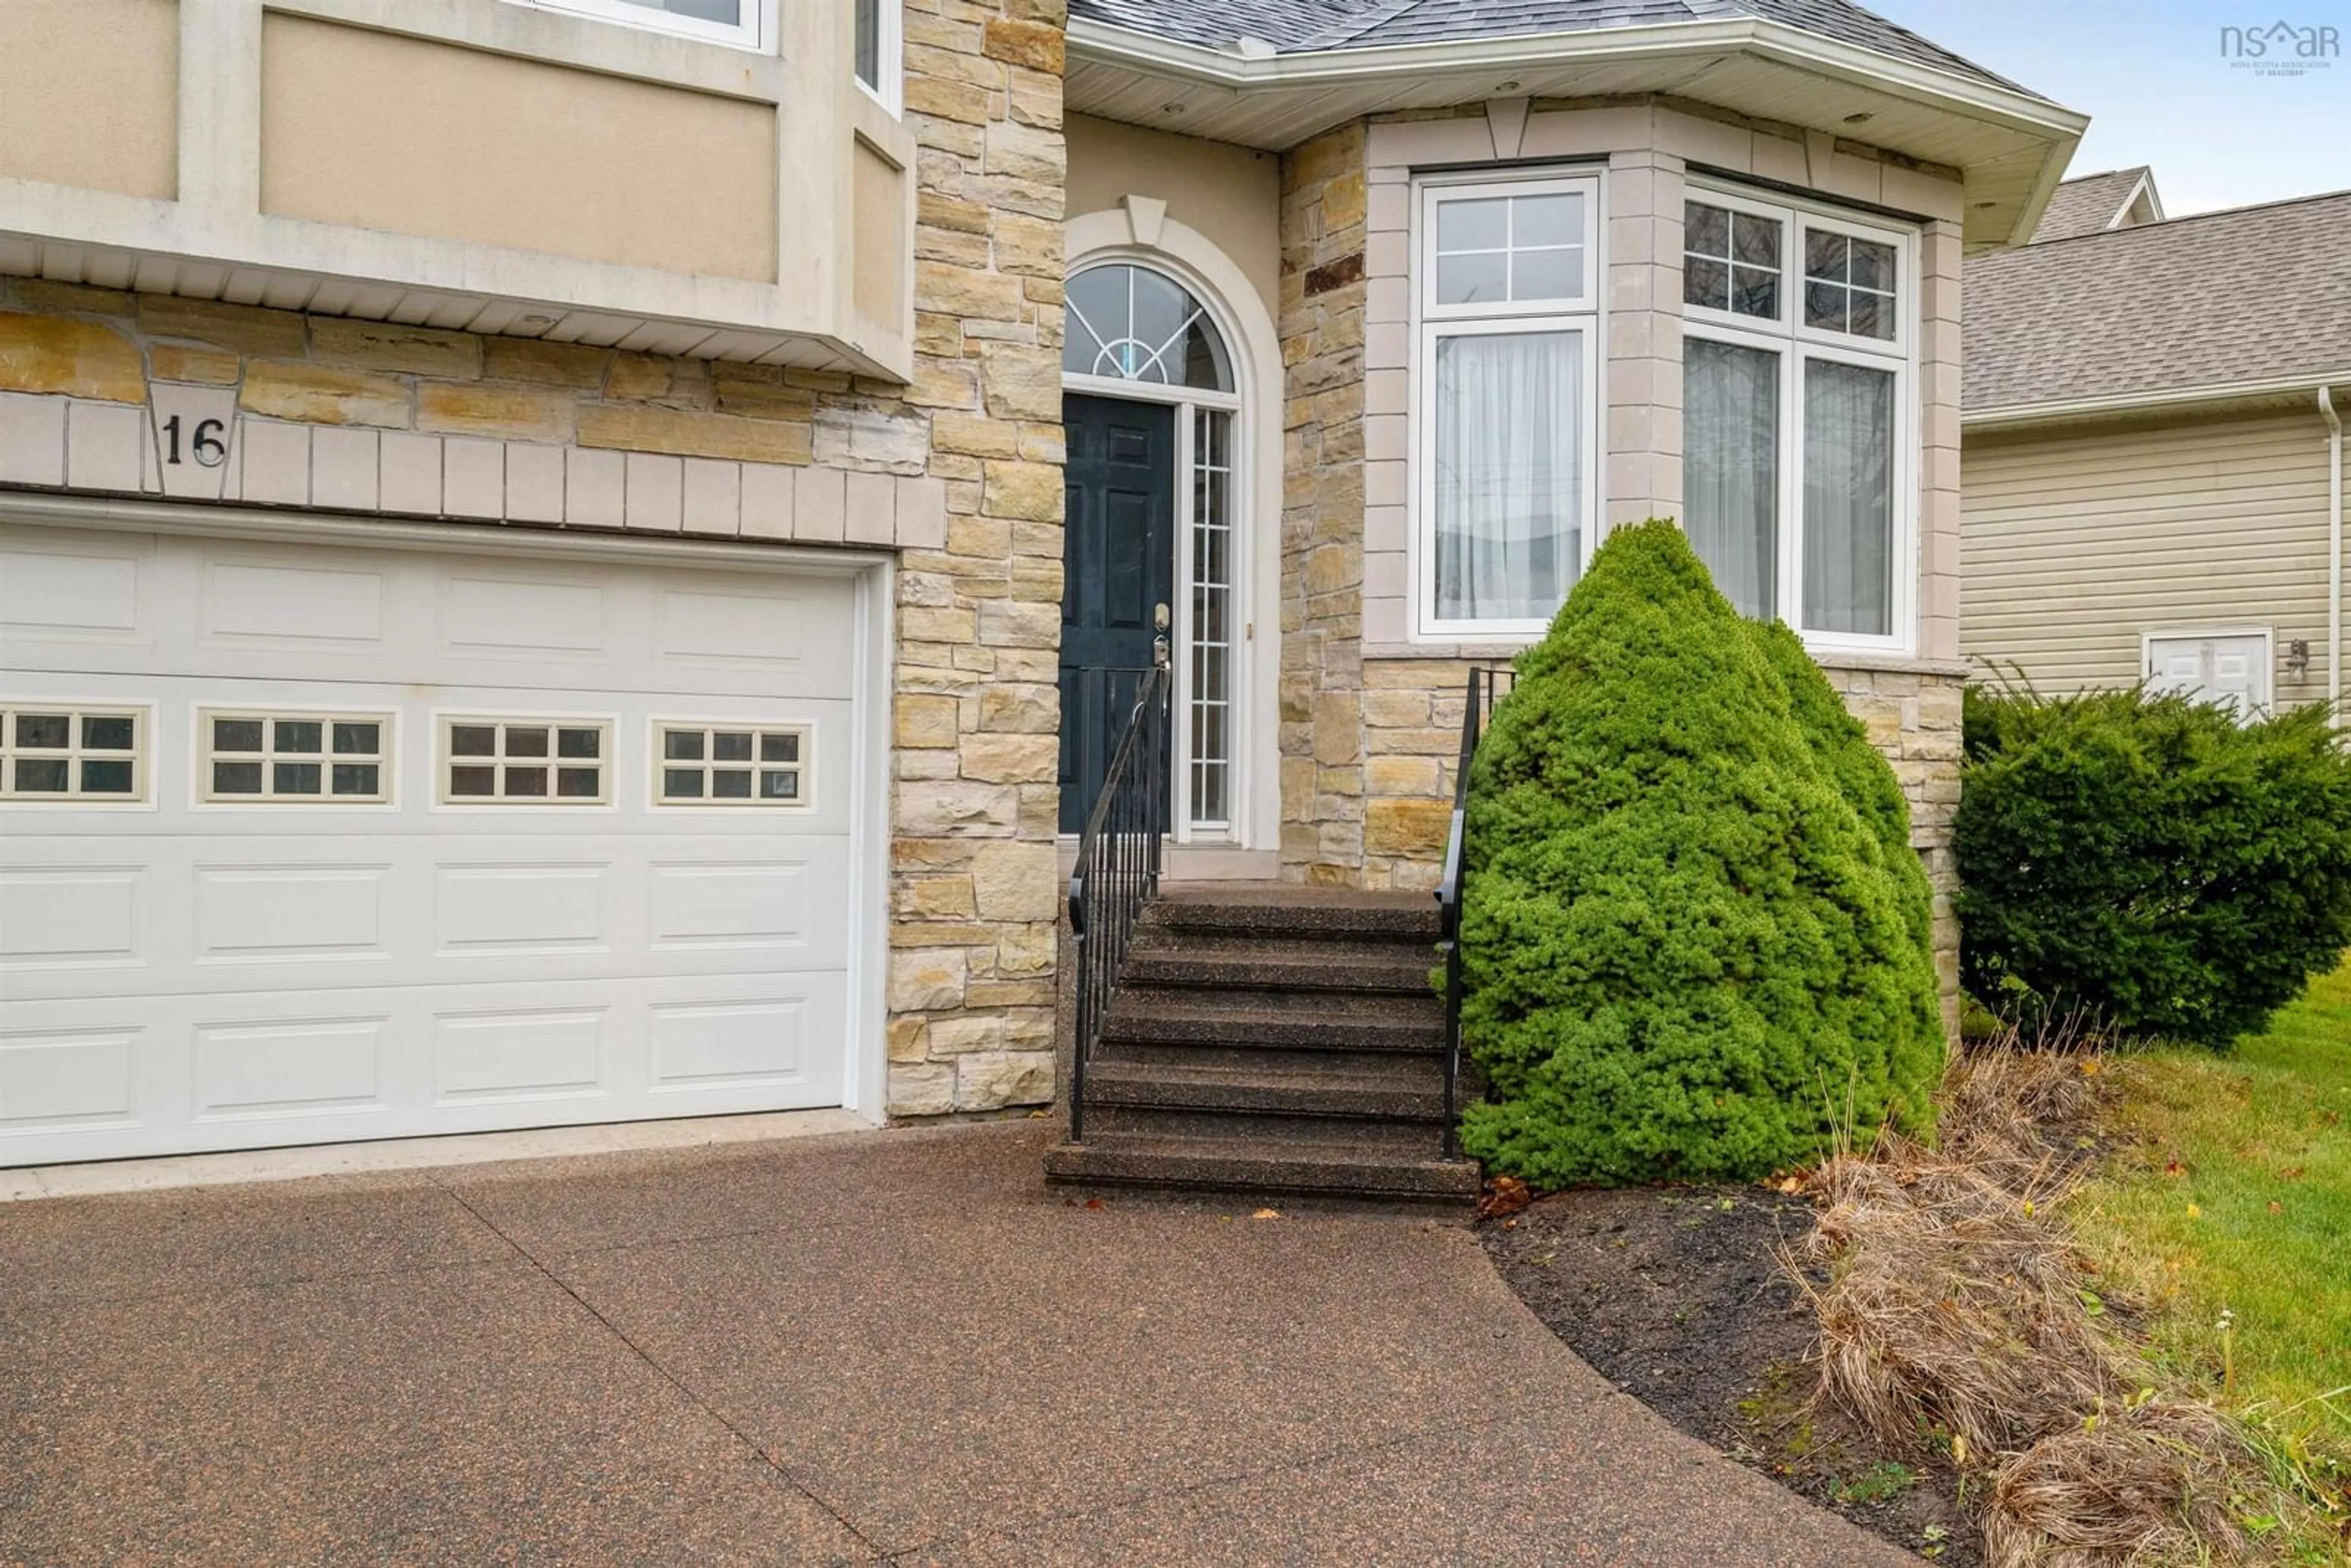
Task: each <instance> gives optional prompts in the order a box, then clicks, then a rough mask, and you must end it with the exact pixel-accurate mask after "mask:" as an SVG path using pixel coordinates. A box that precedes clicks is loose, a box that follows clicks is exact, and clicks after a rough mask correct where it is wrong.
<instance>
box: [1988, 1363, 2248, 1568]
mask: <svg viewBox="0 0 2351 1568" xmlns="http://www.w3.org/2000/svg"><path fill="white" fill-rule="evenodd" d="M2257 1463H2258V1461H2257V1459H2256V1458H2255V1456H2254V1455H2253V1453H2252V1450H2251V1449H2250V1448H2247V1447H2246V1446H2245V1443H2244V1440H2243V1439H2242V1438H2241V1437H2240V1436H2239V1435H2238V1434H2237V1432H2236V1430H2235V1428H2234V1427H2232V1426H2231V1424H2230V1422H2229V1421H2228V1420H2227V1419H2226V1418H2225V1417H2223V1416H2221V1415H2220V1413H2219V1412H2218V1411H2216V1410H2214V1409H2213V1408H2212V1407H2211V1406H2209V1405H2201V1404H2196V1403H2193V1402H2187V1401H2181V1402H2174V1401H2170V1400H2158V1401H2154V1402H2151V1403H2147V1404H2145V1405H2141V1406H2138V1407H2137V1408H2135V1409H2134V1408H2127V1407H2126V1408H2124V1409H2120V1410H2116V1411H2113V1412H2111V1413H2106V1414H2100V1415H2095V1416H2091V1417H2088V1418H2086V1419H2085V1420H2083V1421H2081V1422H2078V1423H2076V1425H2075V1426H2074V1428H2073V1429H2072V1430H2070V1431H2063V1432H2054V1433H2052V1434H2051V1435H2050V1436H2048V1437H2043V1438H2042V1439H2041V1440H2040V1441H2039V1442H2037V1443H2035V1444H2033V1445H2032V1448H2028V1449H2026V1450H2025V1451H2024V1452H2022V1453H2021V1454H2017V1455H2014V1456H2012V1457H2011V1458H2008V1459H2006V1460H2005V1461H2003V1462H2002V1463H2001V1466H2000V1468H1999V1469H1997V1470H1995V1471H1994V1472H1993V1475H1992V1479H1991V1502H1990V1505H1989V1506H1988V1507H1987V1508H1986V1510H1985V1513H1984V1551H1985V1555H1986V1556H1987V1557H1988V1558H1989V1559H1990V1560H1991V1563H1993V1564H1995V1565H1996V1568H2010V1565H2011V1564H2025V1563H2031V1564H2035V1565H2037V1568H2108V1565H2110V1564H2116V1563H2126V1564H2129V1565H2131V1568H2141V1565H2147V1568H2155V1565H2158V1564H2159V1565H2163V1568H2168V1565H2170V1564H2174V1563H2179V1564H2183V1565H2184V1564H2189V1563H2210V1562H2214V1561H2216V1560H2217V1561H2220V1562H2236V1561H2240V1560H2241V1559H2242V1558H2243V1556H2244V1554H2245V1552H2246V1548H2247V1542H2246V1538H2245V1533H2244V1531H2243V1530H2242V1529H2241V1527H2240V1526H2239V1525H2238V1523H2237V1520H2236V1515H2235V1512H2234V1510H2233V1509H2232V1507H2231V1502H2232V1500H2234V1499H2235V1498H2236V1497H2237V1496H2238V1495H2239V1493H2240V1491H2241V1490H2242V1488H2243V1487H2244V1484H2245V1480H2246V1478H2247V1477H2248V1476H2249V1475H2251V1474H2252V1473H2254V1470H2255V1467H2256V1465H2257Z"/></svg>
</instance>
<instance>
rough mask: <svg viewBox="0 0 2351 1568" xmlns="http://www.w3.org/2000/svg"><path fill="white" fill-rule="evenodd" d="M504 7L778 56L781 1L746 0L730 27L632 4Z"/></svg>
mask: <svg viewBox="0 0 2351 1568" xmlns="http://www.w3.org/2000/svg"><path fill="white" fill-rule="evenodd" d="M505 3H506V4H507V5H528V6H530V7H531V8H532V9H533V10H537V11H563V12H568V13H569V14H570V15H572V16H592V17H594V18H596V19H597V20H598V21H601V22H615V23H618V24H620V25H621V26H624V27H639V28H643V30H644V31H646V32H648V33H669V34H672V35H674V36H675V37H681V38H699V39H701V40H702V41H703V42H704V43H706V44H724V45H726V47H729V48H737V49H749V50H752V51H754V52H755V53H758V54H763V55H772V54H774V53H775V52H776V7H777V4H778V0H743V20H742V21H741V22H739V23H737V25H735V26H731V27H730V26H727V25H726V23H724V22H705V21H704V20H703V19H702V18H700V17H698V16H677V15H675V14H674V13H672V12H668V11H663V10H657V9H655V8H654V7H653V6H651V5H632V4H630V0H505Z"/></svg>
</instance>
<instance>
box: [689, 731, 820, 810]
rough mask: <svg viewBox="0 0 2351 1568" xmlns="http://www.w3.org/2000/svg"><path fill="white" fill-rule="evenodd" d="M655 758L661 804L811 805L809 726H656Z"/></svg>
mask: <svg viewBox="0 0 2351 1568" xmlns="http://www.w3.org/2000/svg"><path fill="white" fill-rule="evenodd" d="M653 756H654V757H655V758H657V759H658V760H657V761H656V763H655V765H654V770H653V800H654V803H655V804H657V805H663V806H768V807H787V808H788V807H804V806H806V805H808V804H809V800H810V790H809V762H810V757H809V731H808V729H807V728H806V727H777V726H773V725H750V724H741V725H730V724H720V723H715V722H714V723H662V724H657V725H655V726H654V727H653Z"/></svg>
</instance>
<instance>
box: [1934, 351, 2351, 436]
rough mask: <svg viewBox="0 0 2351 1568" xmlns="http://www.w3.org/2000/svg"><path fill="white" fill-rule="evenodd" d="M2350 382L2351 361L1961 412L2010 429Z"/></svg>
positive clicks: (1990, 426)
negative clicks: (2310, 371)
mask: <svg viewBox="0 0 2351 1568" xmlns="http://www.w3.org/2000/svg"><path fill="white" fill-rule="evenodd" d="M2346 382H2351V366H2346V367H2345V368H2344V369H2342V370H2340V371H2325V372H2322V373H2320V374H2318V375H2315V376H2310V375H2300V376H2291V377H2287V378H2285V379H2283V380H2279V381H2262V382H2219V383H2215V384H2213V385H2210V386H2200V387H2179V388H2177V389H2174V390H2172V391H2168V392H2116V393H2113V394H2111V395H2109V396H2106V397H2085V398H2066V399H2062V400H2059V401H2055V402H2027V403H2011V404H2010V405H2008V406H2007V407H2005V408H1988V409H1980V410H1978V411H1976V412H1974V413H1961V414H1960V415H1959V423H1960V425H1961V427H1962V428H1964V429H1968V430H2006V429H2009V428H2011V427H2013V426H2018V425H2027V424H2055V423H2063V422H2064V421H2066V420H2070V419H2081V418H2084V417H2086V416H2089V415H2095V414H2103V413H2138V412H2140V411H2142V410H2144V411H2147V412H2149V413H2156V412H2161V411H2163V410H2166V409H2175V408H2186V407H2189V406H2191V405H2193V404H2196V403H2206V402H2235V401H2237V400H2238V399H2241V398H2262V397H2299V396H2303V395H2306V394H2307V393H2308V392H2309V391H2310V389H2311V387H2312V385H2313V384H2314V383H2315V384H2316V385H2318V386H2319V387H2321V388H2325V387H2327V386H2340V385H2343V384H2345V383H2346Z"/></svg>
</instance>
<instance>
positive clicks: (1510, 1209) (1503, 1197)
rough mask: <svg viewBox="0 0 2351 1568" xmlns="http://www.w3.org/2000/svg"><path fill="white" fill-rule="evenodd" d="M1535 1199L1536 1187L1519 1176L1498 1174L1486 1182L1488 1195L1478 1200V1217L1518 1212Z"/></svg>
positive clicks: (1492, 1217) (1488, 1217) (1491, 1216)
mask: <svg viewBox="0 0 2351 1568" xmlns="http://www.w3.org/2000/svg"><path fill="white" fill-rule="evenodd" d="M1534 1200H1535V1194H1534V1189H1533V1188H1532V1187H1531V1186H1527V1184H1526V1183H1524V1182H1522V1181H1520V1179H1519V1178H1518V1177H1516V1176H1496V1177H1495V1178H1494V1179H1493V1180H1492V1181H1489V1182H1488V1183H1487V1184H1486V1195H1485V1196H1484V1197H1480V1198H1479V1200H1478V1217H1479V1218H1480V1219H1494V1218H1499V1217H1500V1216H1502V1215H1505V1214H1516V1213H1517V1212H1518V1211H1519V1210H1520V1209H1522V1208H1524V1207H1526V1206H1527V1205H1529V1204H1531V1203H1532V1202H1533V1201H1534Z"/></svg>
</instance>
